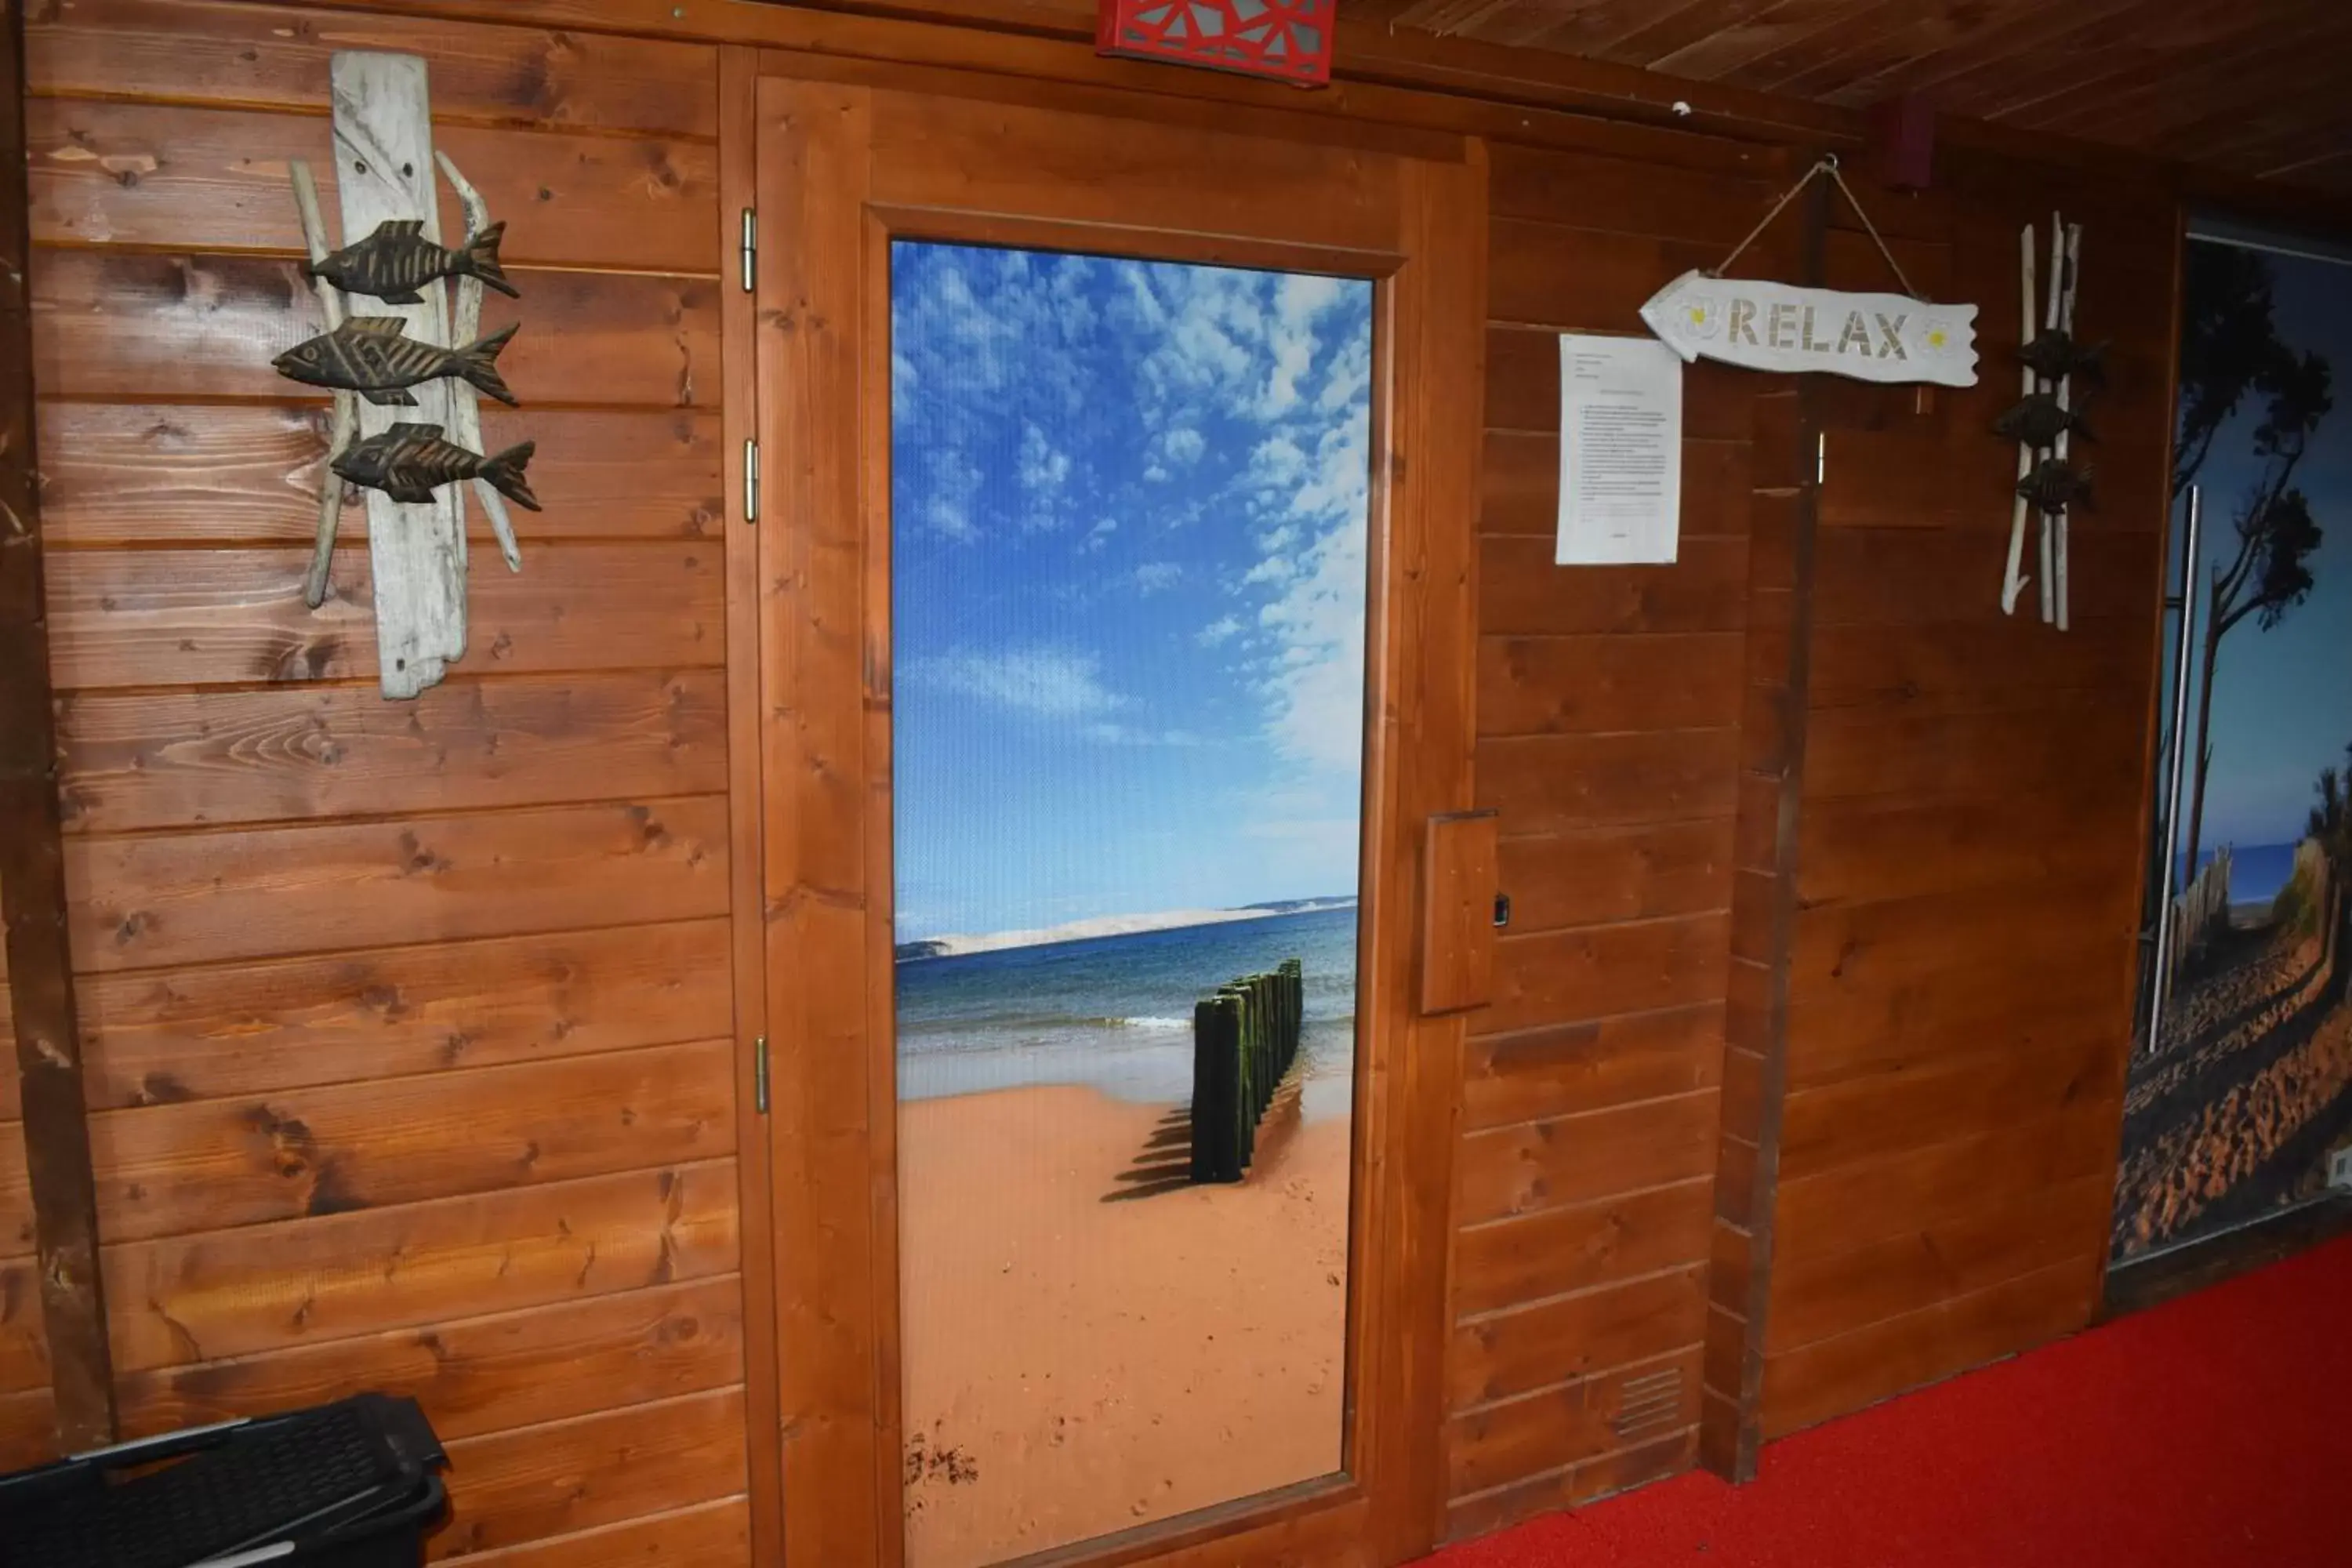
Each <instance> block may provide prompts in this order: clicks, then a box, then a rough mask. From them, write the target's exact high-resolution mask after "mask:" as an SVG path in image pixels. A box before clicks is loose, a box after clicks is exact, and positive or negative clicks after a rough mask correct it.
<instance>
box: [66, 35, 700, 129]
mask: <svg viewBox="0 0 2352 1568" xmlns="http://www.w3.org/2000/svg"><path fill="white" fill-rule="evenodd" d="M28 9H29V11H30V13H31V14H30V16H29V19H28V37H27V40H26V42H27V45H28V51H27V52H28V57H29V58H28V60H27V65H26V73H27V76H28V78H29V79H30V81H31V83H32V85H33V87H34V89H35V90H37V91H39V92H43V93H55V94H75V93H80V94H87V95H91V96H103V97H119V98H139V97H147V98H159V99H168V100H180V101H196V102H203V103H218V104H224V105H235V106H245V105H253V104H267V105H270V106H273V107H278V108H286V109H307V110H314V111H321V112H323V111H324V110H325V109H326V108H327V62H328V59H329V58H330V57H331V55H332V54H333V53H334V51H336V50H338V49H410V50H414V51H415V52H416V53H418V54H421V55H424V56H425V57H426V58H429V59H431V60H432V62H433V96H434V104H433V108H434V114H435V118H436V119H439V120H456V121H472V122H477V123H483V124H492V125H545V126H559V127H579V128H582V129H593V130H604V131H644V132H656V133H667V134H675V135H681V136H694V137H700V138H703V139H706V140H708V139H713V138H715V137H716V136H717V135H718V133H719V109H718V103H717V100H716V99H715V97H714V95H713V94H712V92H711V79H712V78H713V77H714V76H715V74H716V73H717V69H718V67H717V63H716V59H715V57H716V54H717V51H716V50H714V49H710V48H707V47H701V46H699V45H693V44H674V43H666V42H663V41H661V40H658V39H654V38H631V37H604V36H603V35H600V34H596V33H583V32H553V31H550V30H548V29H545V28H540V27H512V26H481V25H478V24H474V23H467V22H444V21H439V20H436V19H435V18H432V17H427V16H358V15H353V14H351V13H349V12H346V13H343V14H341V15H337V14H334V13H331V12H321V11H319V10H317V9H315V8H310V7H304V6H296V5H241V4H225V3H222V0H72V4H71V5H66V4H62V3H61V0H32V4H31V5H30V6H29V7H28Z"/></svg>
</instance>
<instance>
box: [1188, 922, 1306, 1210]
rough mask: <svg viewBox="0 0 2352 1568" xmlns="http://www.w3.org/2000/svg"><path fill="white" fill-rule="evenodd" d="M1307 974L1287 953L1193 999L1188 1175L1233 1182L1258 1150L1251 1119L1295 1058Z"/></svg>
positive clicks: (1260, 1112) (1261, 1110)
mask: <svg viewBox="0 0 2352 1568" xmlns="http://www.w3.org/2000/svg"><path fill="white" fill-rule="evenodd" d="M1306 1022H1307V977H1306V971H1305V970H1304V969H1303V968H1302V967H1301V966H1300V964H1299V962H1298V960H1297V959H1295V958H1286V959H1284V960H1283V961H1282V963H1281V966H1280V967H1279V968H1277V969H1276V970H1275V971H1273V972H1272V973H1265V974H1247V975H1244V976H1242V977H1241V978H1240V979H1237V980H1234V981H1231V982H1228V983H1227V984H1224V985H1223V986H1220V987H1219V988H1218V990H1217V993H1216V994H1215V995H1213V996H1203V997H1202V998H1201V1000H1200V1001H1198V1002H1196V1003H1194V1004H1193V1005H1192V1180H1194V1181H1195V1182H1238V1181H1240V1180H1241V1179H1242V1173H1244V1171H1246V1170H1248V1169H1249V1167H1250V1163H1251V1161H1252V1159H1253V1157H1254V1156H1255V1153H1256V1152H1257V1124H1258V1121H1259V1119H1260V1118H1261V1117H1263V1116H1264V1115H1265V1108H1266V1107H1267V1106H1269V1105H1271V1104H1272V1103H1274V1091H1275V1090H1276V1089H1277V1088H1278V1087H1280V1085H1281V1083H1282V1080H1283V1079H1284V1077H1285V1076H1286V1074H1287V1073H1288V1072H1289V1071H1290V1069H1291V1067H1292V1065H1293V1064H1295V1063H1296V1062H1297V1060H1298V1045H1299V1040H1300V1037H1302V1036H1303V1035H1304V1034H1305V1032H1306Z"/></svg>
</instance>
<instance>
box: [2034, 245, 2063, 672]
mask: <svg viewBox="0 0 2352 1568" xmlns="http://www.w3.org/2000/svg"><path fill="white" fill-rule="evenodd" d="M2065 281H2066V226H2065V223H2064V221H2063V219H2062V218H2061V217H2060V216H2059V215H2058V214H2056V213H2054V212H2053V213H2052V214H2051V215H2050V280H2049V281H2048V282H2047V283H2044V284H2043V285H2042V298H2043V300H2044V301H2045V303H2044V305H2043V307H2042V324H2043V327H2044V329H2045V330H2047V331H2056V330H2057V327H2058V305H2059V299H2060V297H2061V296H2062V295H2063V293H2064V292H2065ZM2048 390H2050V389H2049V387H2047V386H2044V387H2042V391H2045V392H2046V391H2048ZM2036 510H2040V509H2038V508H2037V509H2036ZM2037 534H2038V537H2039V539H2040V542H2041V545H2042V580H2041V581H2040V582H2039V583H2037V584H2034V588H2035V591H2036V592H2037V593H2038V594H2039V595H2041V599H2042V624H2043V625H2044V626H2048V625H2049V624H2050V623H2052V622H2053V621H2055V620H2056V619H2057V618H2058V520H2057V519H2055V518H2053V517H2052V516H2051V515H2050V514H2049V513H2048V512H2046V511H2045V512H2042V521H2041V527H2040V528H2039V529H2038V530H2037Z"/></svg>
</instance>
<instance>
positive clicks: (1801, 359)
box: [1642, 272, 1977, 386]
mask: <svg viewBox="0 0 2352 1568" xmlns="http://www.w3.org/2000/svg"><path fill="white" fill-rule="evenodd" d="M1976 317H1977V308H1976V307H1975V306H1974V305H1931V304H1928V303H1927V302H1926V301H1925V300H1914V299H1912V298H1910V297H1909V296H1907V295H1903V294H1848V293H1842V292H1840V291H1839V290H1837V289H1806V288H1801V287H1800V286H1798V285H1796V284H1793V283H1774V282H1770V281H1767V280H1765V279H1752V278H1717V277H1714V276H1712V275H1710V274H1708V273H1706V272H1685V273H1684V274H1683V275H1682V276H1681V277H1679V278H1677V279H1675V280H1674V281H1673V282H1671V283H1669V284H1667V285H1666V286H1665V287H1664V289H1659V290H1658V291H1657V292H1656V293H1655V294H1654V295H1652V296H1651V297H1650V300H1649V303H1647V304H1645V305H1643V307H1642V320H1643V321H1646V322H1648V323H1649V327H1650V330H1651V331H1654V332H1655V333H1656V334H1657V335H1658V337H1659V339H1660V341H1662V342H1664V343H1665V344H1666V346H1667V347H1669V348H1671V349H1673V350H1674V351H1675V353H1678V354H1680V355H1681V356H1682V357H1683V358H1684V359H1685V361H1688V360H1696V359H1700V358H1706V359H1713V360H1721V361H1723V362H1724V363H1727V364H1737V365H1745V366H1746V367H1748V369H1750V370H1770V371H1794V372H1805V371H1826V372H1828V373H1830V374H1832V375H1847V376H1852V377H1853V378H1854V379H1856V380H1857V381H1884V382H1932V383H1935V384H1937V385H1940V386H1974V385H1975V384H1977V329H1976Z"/></svg>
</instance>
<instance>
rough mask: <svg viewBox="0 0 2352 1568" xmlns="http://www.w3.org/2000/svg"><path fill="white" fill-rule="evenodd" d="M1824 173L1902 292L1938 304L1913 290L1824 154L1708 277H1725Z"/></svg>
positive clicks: (1835, 164)
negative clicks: (1729, 268)
mask: <svg viewBox="0 0 2352 1568" xmlns="http://www.w3.org/2000/svg"><path fill="white" fill-rule="evenodd" d="M1823 174H1827V175H1828V176H1829V177H1830V178H1831V179H1832V180H1834V181H1836V182H1837V188H1838V189H1839V190H1841V191H1843V192H1844V193H1845V205H1848V206H1850V207H1852V208H1853V216H1856V217H1858V218H1860V219H1861V220H1862V226H1863V229H1864V232H1865V233H1867V234H1868V235H1869V236H1870V242H1871V243H1872V244H1873V245H1875V246H1876V247H1878V254H1879V255H1881V256H1883V257H1885V258H1886V265H1887V268H1888V269H1889V270H1891V271H1892V272H1893V273H1894V274H1895V281H1896V282H1897V283H1900V284H1902V285H1903V291H1904V292H1905V293H1906V294H1908V295H1910V296H1911V297H1912V298H1913V299H1915V300H1920V301H1922V302H1923V303H1926V304H1933V303H1935V301H1934V300H1929V299H1928V298H1927V295H1925V294H1922V293H1920V292H1919V290H1918V289H1914V288H1913V287H1911V279H1908V278H1906V277H1905V276H1904V275H1903V264H1902V263H1901V262H1899V261H1897V260H1895V252H1893V251H1892V250H1889V249H1887V248H1886V241H1885V240H1884V239H1882V238H1881V237H1879V233H1878V226H1877V225H1876V224H1874V223H1873V222H1871V221H1870V215H1869V214H1868V213H1866V212H1864V211H1863V210H1862V202H1861V199H1860V198H1859V197H1857V196H1856V195H1854V194H1853V186H1852V185H1849V184H1846V183H1845V176H1844V175H1843V174H1840V173H1839V172H1838V160H1837V154H1836V153H1822V156H1821V159H1820V161H1819V162H1818V163H1814V165H1813V166H1812V167H1811V168H1810V169H1808V170H1806V171H1805V172H1804V173H1803V174H1800V175H1799V176H1798V177H1797V183H1796V184H1793V185H1790V187H1789V188H1788V189H1787V190H1786V191H1785V192H1783V193H1781V196H1780V200H1779V201H1777V202H1774V203H1773V204H1772V210H1771V211H1770V212H1768V213H1766V214H1765V215H1764V216H1763V218H1762V219H1761V220H1760V221H1759V222H1758V224H1757V225H1756V226H1755V227H1754V228H1751V229H1749V230H1748V234H1747V237H1745V238H1743V239H1742V240H1741V241H1740V242H1739V243H1738V245H1735V246H1733V247H1731V254H1730V255H1728V256H1727V257H1725V258H1723V259H1722V260H1721V261H1718V262H1717V263H1716V264H1715V265H1714V266H1713V267H1710V268H1707V269H1706V275H1707V276H1708V277H1709V278H1720V277H1722V276H1723V273H1724V269H1725V268H1727V267H1729V266H1730V265H1731V264H1732V263H1733V262H1735V261H1737V260H1738V259H1739V256H1740V252H1742V251H1744V250H1746V249H1747V248H1748V247H1749V246H1751V245H1753V244H1755V243H1756V237H1757V236H1758V235H1759V234H1762V233H1763V232H1764V231H1765V230H1766V229H1768V228H1769V227H1771V226H1772V220H1773V219H1774V218H1776V217H1779V216H1780V209H1781V208H1783V207H1785V206H1787V205H1789V204H1790V202H1792V201H1795V200H1796V199H1797V195H1798V193H1799V192H1801V191H1802V190H1803V189H1804V188H1805V187H1806V186H1807V185H1810V184H1812V183H1813V182H1814V181H1815V180H1817V179H1819V178H1821V177H1822V175H1823Z"/></svg>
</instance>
